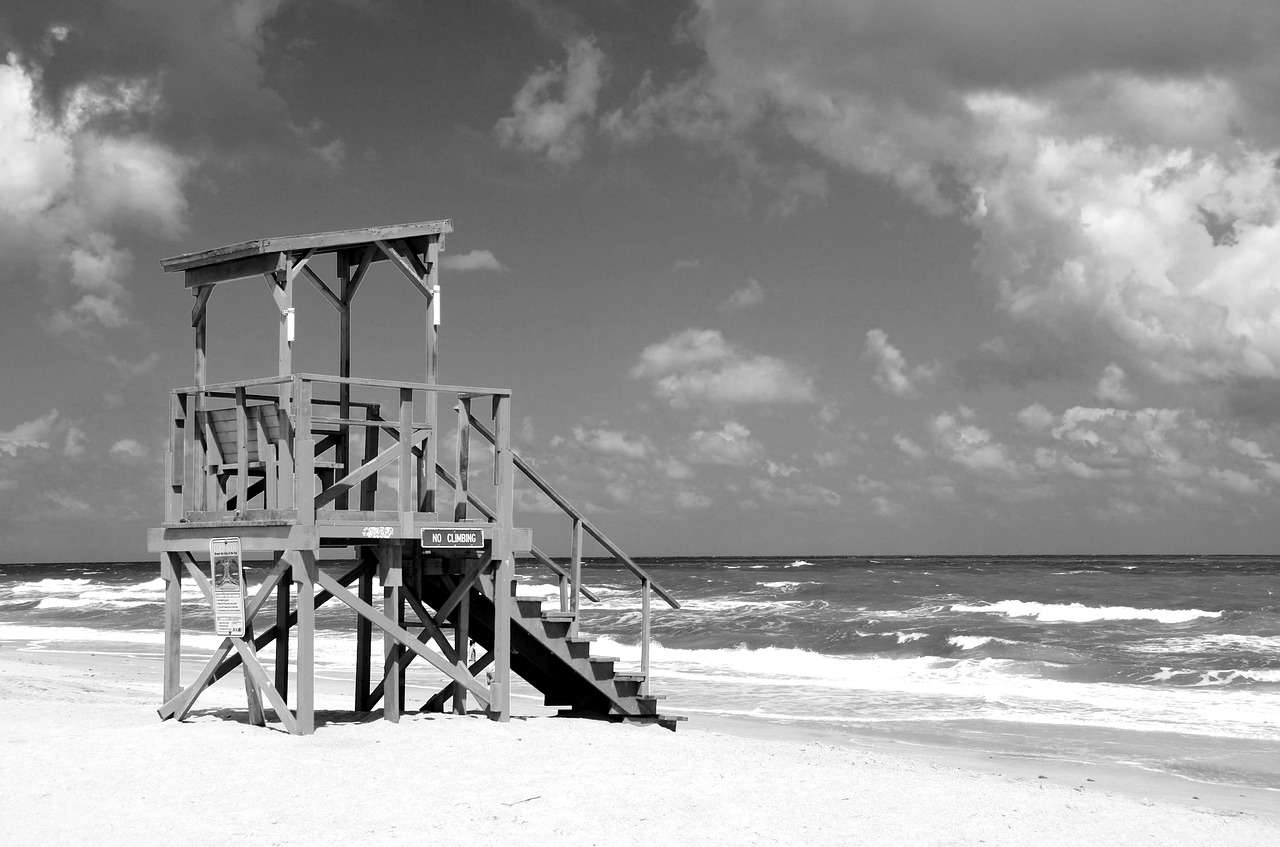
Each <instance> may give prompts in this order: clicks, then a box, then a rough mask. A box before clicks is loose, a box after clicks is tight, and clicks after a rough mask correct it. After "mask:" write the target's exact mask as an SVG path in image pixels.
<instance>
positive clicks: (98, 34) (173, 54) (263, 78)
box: [0, 0, 310, 155]
mask: <svg viewBox="0 0 1280 847" xmlns="http://www.w3.org/2000/svg"><path fill="white" fill-rule="evenodd" d="M13 5H16V8H13V6H12V5H11V7H10V8H9V9H7V10H6V11H5V12H3V13H0V45H3V49H4V50H6V51H13V52H16V53H17V54H19V56H20V57H21V59H22V61H23V62H24V63H26V64H29V65H34V66H36V67H39V68H40V84H41V91H40V95H41V98H42V101H43V103H44V105H45V107H46V108H48V109H49V110H50V111H51V113H53V114H58V113H60V112H61V110H62V107H63V106H64V105H65V103H66V101H67V99H68V98H69V97H71V96H73V95H74V94H75V93H76V92H77V91H80V90H83V89H84V87H85V86H89V87H92V86H93V85H94V84H95V83H97V82H99V81H101V80H112V79H146V80H151V81H153V82H154V83H155V84H156V85H157V87H158V91H159V95H160V99H161V107H160V108H159V109H157V110H155V111H154V112H153V113H151V114H149V116H148V121H149V122H150V126H148V127H146V128H145V129H147V130H148V131H149V132H150V133H152V134H153V135H154V136H155V137H157V138H159V139H161V140H163V141H164V142H166V143H168V144H171V145H173V146H174V147H176V148H178V149H180V150H183V151H188V152H193V153H205V152H210V153H222V154H231V155H240V154H245V153H254V152H260V151H262V150H269V149H273V148H279V147H282V146H284V147H287V148H290V149H296V147H297V145H298V144H299V143H300V142H301V143H303V144H308V143H310V140H309V139H308V138H307V137H306V136H307V132H306V131H304V130H302V129H300V128H299V127H298V126H297V125H296V124H295V123H294V120H293V118H292V117H291V116H290V114H289V110H288V108H287V106H286V104H285V101H284V99H283V98H282V97H281V95H280V94H279V93H278V92H277V91H276V90H274V89H273V88H272V86H271V85H270V84H269V82H268V80H267V76H268V73H267V68H269V67H270V66H271V64H272V62H271V61H270V59H271V56H272V54H273V53H283V52H284V51H285V50H286V47H285V46H284V44H283V43H282V41H281V40H280V39H277V38H276V36H275V33H274V32H273V31H272V29H271V23H272V20H273V19H274V18H275V17H276V16H277V15H278V14H280V12H281V11H282V10H283V9H284V7H285V0H241V2H238V3H223V2H213V0H47V2H40V3H20V4H13ZM55 30H56V31H57V32H58V36H57V37H53V36H51V33H52V32H54V31H55ZM283 34H284V35H288V33H287V32H286V33H283Z"/></svg>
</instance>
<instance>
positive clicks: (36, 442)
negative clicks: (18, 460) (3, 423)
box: [0, 409, 58, 456]
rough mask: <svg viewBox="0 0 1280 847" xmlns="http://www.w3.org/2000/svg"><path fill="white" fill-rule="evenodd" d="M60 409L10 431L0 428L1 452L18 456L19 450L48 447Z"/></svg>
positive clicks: (50, 411) (52, 410)
mask: <svg viewBox="0 0 1280 847" xmlns="http://www.w3.org/2000/svg"><path fill="white" fill-rule="evenodd" d="M57 420H58V410H57V409H51V410H49V411H48V412H47V413H45V414H43V415H41V416H40V417H38V418H35V419H34V420H30V421H27V422H26V423H20V424H18V425H17V426H15V427H14V428H13V429H11V430H9V431H7V432H6V431H4V430H0V453H7V454H9V455H10V456H16V455H17V454H18V451H19V450H36V449H48V447H49V438H50V435H51V434H52V432H53V427H54V423H55V422H56V421H57Z"/></svg>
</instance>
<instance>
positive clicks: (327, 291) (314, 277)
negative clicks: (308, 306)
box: [302, 265, 346, 313]
mask: <svg viewBox="0 0 1280 847" xmlns="http://www.w3.org/2000/svg"><path fill="white" fill-rule="evenodd" d="M302 275H303V276H305V277H306V278H307V281H308V282H310V283H311V284H312V285H314V286H315V287H316V290H317V291H319V292H320V293H321V294H323V295H324V299H326V300H328V301H329V305H331V306H333V308H335V309H337V310H338V312H339V313H342V312H344V311H346V306H344V305H343V303H342V299H341V298H340V297H338V295H336V294H334V293H333V290H332V289H331V288H329V286H327V285H325V284H324V280H323V279H321V278H320V275H319V274H317V273H316V272H315V271H313V270H311V268H310V267H308V266H306V265H304V266H303V267H302Z"/></svg>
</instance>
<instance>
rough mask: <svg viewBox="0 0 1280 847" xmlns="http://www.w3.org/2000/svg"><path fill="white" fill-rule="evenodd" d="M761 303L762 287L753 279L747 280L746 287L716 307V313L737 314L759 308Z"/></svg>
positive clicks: (762, 297)
mask: <svg viewBox="0 0 1280 847" xmlns="http://www.w3.org/2000/svg"><path fill="white" fill-rule="evenodd" d="M763 302H764V286H762V285H761V284H760V283H759V282H757V281H756V280H754V279H749V280H747V284H746V285H744V286H742V287H741V288H739V289H736V290H735V291H734V292H733V293H732V294H730V295H729V296H728V297H727V298H726V299H725V300H724V302H722V303H721V304H720V305H719V306H716V311H719V312H739V311H742V310H743V309H751V308H754V307H756V306H759V305H760V304H761V303H763Z"/></svg>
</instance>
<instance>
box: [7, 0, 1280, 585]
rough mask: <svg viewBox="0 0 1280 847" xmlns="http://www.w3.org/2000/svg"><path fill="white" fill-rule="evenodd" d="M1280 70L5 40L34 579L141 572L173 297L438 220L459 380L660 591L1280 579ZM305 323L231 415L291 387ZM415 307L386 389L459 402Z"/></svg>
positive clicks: (1002, 57) (239, 347)
mask: <svg viewBox="0 0 1280 847" xmlns="http://www.w3.org/2000/svg"><path fill="white" fill-rule="evenodd" d="M1277 44H1280V5H1278V4H1276V3H1275V2H1274V0H1221V2H1218V3H1213V4H1205V3H1202V2H1195V1H1194V0H1078V2H1075V3H1069V4H1064V3H1060V2H1051V0H947V2H942V1H941V0H936V1H935V2H931V1H930V0H839V1H837V0H827V1H826V2H820V0H812V2H796V0H734V2H728V0H684V1H683V2H677V0H646V2H627V0H592V1H591V2H588V0H476V2H469V3H462V2H444V0H439V1H438V2H410V0H382V1H381V2H380V1H379V0H311V1H310V2H307V3H303V2H301V1H300V0H225V2H224V1H223V0H80V1H79V2H73V1H72V0H44V2H41V3H16V4H15V3H10V4H5V7H4V9H2V10H0V59H2V60H3V61H2V63H0V255H3V256H4V258H5V261H4V263H3V266H2V267H0V284H2V290H3V295H4V303H3V306H2V307H0V357H2V361H3V364H0V561H3V562H18V561H45V560H54V561H77V560H88V561H97V560H110V559H140V558H145V557H146V555H147V554H146V551H145V535H146V529H147V528H148V527H152V526H158V525H159V523H160V522H161V520H162V518H163V502H162V494H163V488H162V477H163V468H164V451H165V442H166V438H167V421H166V414H167V402H168V391H169V390H170V389H173V388H177V387H181V386H186V385H190V384H191V383H192V382H193V377H192V352H191V351H192V344H193V333H192V330H191V328H190V308H191V298H190V295H189V294H188V293H187V292H186V291H185V290H184V288H183V285H182V279H181V277H180V275H165V274H164V273H163V272H162V271H161V268H160V260H161V259H162V258H165V257H168V256H174V255H177V254H180V253H184V252H189V251H196V250H202V249H208V248H212V247H217V246H221V245H225V244H231V243H235V242H239V241H244V240H248V239H253V238H259V237H268V236H280V235H292V234H300V233H310V232H320V231H326V230H333V229H347V228H357V227H366V226H375V225H381V224H391V223H400V222H409V221H423V220H436V219H441V218H449V219H452V220H453V222H454V232H453V234H451V235H450V236H449V237H448V243H447V249H446V252H445V253H444V254H443V258H442V263H441V265H442V268H441V285H442V289H443V292H444V293H443V294H442V300H441V302H442V306H443V317H444V324H443V327H442V330H441V342H440V343H441V364H440V379H441V381H442V382H446V383H454V384H469V385H490V386H498V387H505V388H510V389H512V391H513V419H514V421H515V423H516V439H515V443H516V449H517V450H518V452H519V453H520V454H521V455H522V456H524V457H526V458H528V459H529V460H530V461H531V462H534V463H535V464H536V466H537V467H538V469H539V471H540V472H541V473H543V474H544V475H545V476H546V477H547V478H548V480H549V481H551V483H552V484H553V485H555V486H556V487H557V488H558V489H559V490H560V491H561V492H563V493H564V494H565V495H567V496H568V497H569V498H570V499H571V500H572V501H573V502H575V503H577V504H578V505H580V506H581V507H582V508H583V509H584V510H586V511H587V513H588V515H589V516H590V517H591V519H592V520H593V521H595V522H596V523H597V524H598V525H599V526H600V527H601V528H602V529H603V530H604V531H605V532H606V533H608V534H609V536H610V537H612V538H613V539H614V540H615V541H617V542H618V543H619V544H620V545H621V546H622V547H623V548H624V549H626V550H627V551H628V552H629V553H631V554H632V555H637V556H656V555H750V554H761V555H766V554H769V555H772V554H777V555H790V554H795V555H820V554H867V555H874V554H900V555H911V554H930V553H931V554H957V555H958V554H977V555H981V554H1025V553H1047V554H1053V553H1061V554H1073V553H1097V554H1109V553H1114V554H1125V553H1133V554H1139V553H1152V554H1158V553H1259V554H1268V553H1273V552H1275V551H1276V548H1277V546H1278V543H1280V508H1277V497H1276V493H1277V490H1280V434H1278V433H1277V423H1278V422H1280V174H1278V172H1277V169H1278V168H1280V48H1277V46H1276V45H1277ZM379 272H380V273H381V272H382V271H381V270H380V271H379ZM392 273H393V272H392ZM372 288H373V287H372V286H371V290H372ZM224 289H225V290H224ZM264 289H265V286H263V285H261V284H260V283H257V282H241V283H231V284H228V285H227V286H221V287H220V289H219V291H218V293H217V294H216V295H215V296H214V298H213V299H212V300H211V301H210V305H209V315H210V317H209V321H210V328H209V337H210V363H209V376H210V379H211V380H212V381H222V380H230V379H239V378H247V377H255V376H266V375H271V374H272V373H273V372H274V369H275V345H276V341H275V325H276V318H275V312H274V305H273V303H272V301H271V299H270V297H269V295H268V294H267V292H266V291H265V290H264ZM376 289H377V290H376V292H374V293H370V294H368V295H365V294H364V293H363V291H362V298H366V297H367V301H362V302H361V304H360V307H361V308H360V309H358V310H357V314H356V317H355V333H356V340H355V363H354V366H353V367H354V372H355V374H356V375H358V376H370V377H377V378H383V379H406V380H416V379H419V378H421V362H422V352H421V350H422V342H421V337H422V332H423V329H422V326H423V315H422V313H421V299H420V298H419V297H418V295H417V294H416V293H415V292H414V291H413V290H412V289H411V288H410V287H409V286H408V284H407V283H404V281H403V280H399V281H397V280H396V279H394V278H393V277H391V276H388V277H385V279H383V280H382V281H380V282H379V283H378V285H377V286H376ZM298 312H299V343H298V352H297V354H296V359H295V363H296V364H297V365H298V367H299V369H300V370H306V371H311V372H320V373H336V372H337V362H336V343H334V342H333V340H332V339H333V338H334V337H335V336H336V317H335V316H334V312H333V311H332V309H331V308H330V307H329V306H328V305H327V304H326V303H325V302H324V301H323V300H322V299H321V298H320V297H319V295H318V294H316V292H314V291H310V290H306V291H301V292H300V294H299V301H298ZM518 503H519V506H520V508H519V509H518V511H517V522H518V523H520V524H522V525H528V526H532V527H533V528H534V532H535V541H536V542H537V543H538V544H540V545H541V546H543V547H545V548H546V549H548V550H550V551H552V552H563V551H564V550H566V549H567V545H568V536H569V530H568V528H567V525H566V524H565V522H563V521H555V520H553V516H551V515H550V514H547V512H548V509H547V508H546V503H545V502H544V501H541V500H540V498H539V497H537V496H535V495H534V494H533V492H531V491H529V490H527V489H522V491H521V492H520V496H519V497H518ZM589 552H590V551H589Z"/></svg>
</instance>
